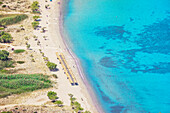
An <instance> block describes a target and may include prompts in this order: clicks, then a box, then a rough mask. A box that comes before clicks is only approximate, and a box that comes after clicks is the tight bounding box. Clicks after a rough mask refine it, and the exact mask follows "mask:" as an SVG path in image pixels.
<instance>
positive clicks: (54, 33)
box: [28, 0, 97, 113]
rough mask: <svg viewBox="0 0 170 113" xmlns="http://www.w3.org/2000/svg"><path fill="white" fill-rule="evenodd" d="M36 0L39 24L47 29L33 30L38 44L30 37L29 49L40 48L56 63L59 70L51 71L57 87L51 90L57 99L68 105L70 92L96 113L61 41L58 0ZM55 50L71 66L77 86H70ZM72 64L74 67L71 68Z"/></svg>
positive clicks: (73, 62)
mask: <svg viewBox="0 0 170 113" xmlns="http://www.w3.org/2000/svg"><path fill="white" fill-rule="evenodd" d="M38 1H39V3H40V9H41V15H40V16H41V21H40V26H41V27H46V30H47V31H46V32H45V33H41V32H40V31H41V28H40V29H39V30H34V35H36V36H38V40H39V41H40V46H38V47H37V41H35V40H34V39H30V41H29V42H28V43H29V44H31V49H33V50H35V51H38V49H41V50H42V51H43V52H44V54H45V56H46V57H48V58H49V60H50V61H51V62H54V63H56V64H57V68H58V69H59V71H57V72H52V73H54V74H57V76H58V79H57V82H58V88H53V90H54V91H56V92H57V94H58V96H59V99H60V100H62V101H63V102H64V105H70V99H69V96H68V94H69V93H71V94H73V95H74V97H76V98H77V101H78V102H79V103H81V105H82V107H83V108H84V109H85V110H89V111H91V112H92V113H97V110H96V108H95V107H94V104H93V102H92V99H91V97H90V95H89V93H88V91H87V88H86V87H85V85H84V84H83V82H82V79H81V78H80V75H79V74H78V70H77V68H76V65H75V61H74V60H73V58H72V57H71V56H70V54H69V53H68V51H67V50H66V46H65V45H64V43H63V40H62V37H61V34H60V30H59V16H60V8H59V7H60V5H59V4H58V3H57V2H59V0H53V1H52V2H49V0H48V2H45V0H38ZM48 4H49V5H50V9H45V5H48ZM47 23H48V24H47ZM43 36H47V38H46V39H47V40H45V39H44V38H43ZM56 52H62V53H63V54H64V56H65V58H66V61H67V63H68V64H69V66H70V67H71V69H72V71H73V73H74V75H75V77H76V79H77V81H78V83H79V85H78V86H71V84H70V82H69V80H68V79H67V77H66V75H65V74H64V71H63V70H62V67H61V65H60V64H59V61H58V60H57V56H56ZM73 66H74V67H75V68H73ZM28 103H29V102H28Z"/></svg>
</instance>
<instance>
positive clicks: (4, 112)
mask: <svg viewBox="0 0 170 113" xmlns="http://www.w3.org/2000/svg"><path fill="white" fill-rule="evenodd" d="M1 113H12V111H3V112H1Z"/></svg>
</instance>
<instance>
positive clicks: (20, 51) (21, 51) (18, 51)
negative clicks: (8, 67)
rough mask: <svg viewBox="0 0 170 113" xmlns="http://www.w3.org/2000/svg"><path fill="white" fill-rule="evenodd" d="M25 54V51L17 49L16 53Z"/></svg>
mask: <svg viewBox="0 0 170 113" xmlns="http://www.w3.org/2000/svg"><path fill="white" fill-rule="evenodd" d="M23 52H25V50H24V49H16V50H14V53H23Z"/></svg>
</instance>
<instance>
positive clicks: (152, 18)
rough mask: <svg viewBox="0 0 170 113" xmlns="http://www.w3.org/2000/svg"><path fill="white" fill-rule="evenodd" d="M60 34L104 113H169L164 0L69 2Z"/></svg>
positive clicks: (169, 48) (168, 5) (169, 39)
mask: <svg viewBox="0 0 170 113" xmlns="http://www.w3.org/2000/svg"><path fill="white" fill-rule="evenodd" d="M64 30H65V32H66V34H67V35H68V37H69V38H68V40H69V42H68V43H69V45H70V46H71V48H72V50H73V52H75V54H76V55H77V56H78V58H80V60H81V63H82V66H83V70H84V72H85V74H86V76H87V79H88V80H89V82H90V84H91V85H92V87H93V88H94V91H95V92H96V94H97V98H98V100H99V101H100V103H101V105H102V107H103V109H104V110H105V112H107V113H121V112H122V113H133V112H134V113H139V112H140V113H145V112H146V113H148V112H151V113H158V112H161V113H168V112H170V90H169V89H170V85H169V84H170V53H169V52H170V1H169V0H159V1H158V0H149V1H148V0H70V2H69V10H68V13H67V14H66V15H65V18H64Z"/></svg>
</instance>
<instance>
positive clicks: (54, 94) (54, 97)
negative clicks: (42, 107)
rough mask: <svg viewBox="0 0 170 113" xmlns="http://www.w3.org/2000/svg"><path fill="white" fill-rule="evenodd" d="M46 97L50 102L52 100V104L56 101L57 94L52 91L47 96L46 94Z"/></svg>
mask: <svg viewBox="0 0 170 113" xmlns="http://www.w3.org/2000/svg"><path fill="white" fill-rule="evenodd" d="M47 96H48V98H49V99H50V100H52V101H53V102H54V101H55V100H56V99H58V97H57V93H56V92H54V91H49V92H48V94H47Z"/></svg>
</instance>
